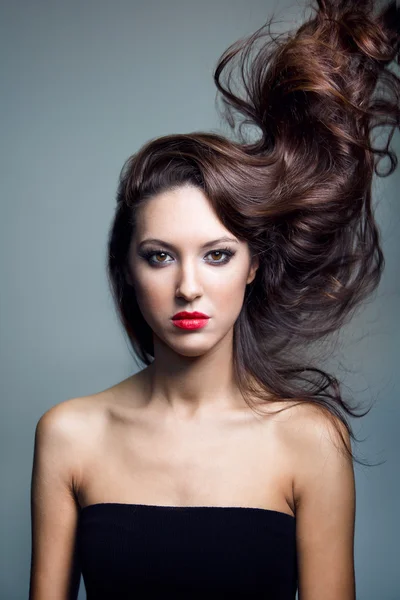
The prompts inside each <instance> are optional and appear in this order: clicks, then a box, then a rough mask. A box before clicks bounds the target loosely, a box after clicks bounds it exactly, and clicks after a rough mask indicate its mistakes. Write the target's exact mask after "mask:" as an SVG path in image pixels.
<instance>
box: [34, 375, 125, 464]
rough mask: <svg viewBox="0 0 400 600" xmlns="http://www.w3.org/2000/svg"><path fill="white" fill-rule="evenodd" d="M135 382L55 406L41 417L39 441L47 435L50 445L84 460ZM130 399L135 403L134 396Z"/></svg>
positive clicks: (38, 428)
mask: <svg viewBox="0 0 400 600" xmlns="http://www.w3.org/2000/svg"><path fill="white" fill-rule="evenodd" d="M132 381H133V378H132V377H129V378H128V379H125V380H123V381H121V382H119V383H117V384H115V385H113V386H111V387H109V388H106V389H104V390H101V391H99V392H96V393H94V394H90V395H87V396H79V397H74V398H69V399H67V400H64V401H62V402H59V403H58V404H55V405H54V406H52V407H51V408H49V409H48V410H47V411H46V412H45V413H44V414H43V415H42V416H41V417H40V419H39V421H38V423H37V426H36V436H37V438H41V437H44V436H45V437H46V439H47V441H48V443H54V444H58V445H59V446H60V447H63V448H64V449H65V451H66V454H67V456H68V457H69V458H72V457H73V456H74V455H77V456H80V457H83V456H84V455H85V453H86V452H88V451H89V450H90V446H91V443H92V442H94V441H97V442H98V439H99V434H100V433H101V431H102V430H103V429H104V427H106V425H107V423H108V422H109V415H110V412H111V411H112V410H118V406H119V405H122V404H123V402H124V398H125V396H126V395H127V394H126V391H127V389H128V388H129V390H131V389H133V386H132ZM130 399H131V401H132V395H131V396H130ZM71 453H72V454H71Z"/></svg>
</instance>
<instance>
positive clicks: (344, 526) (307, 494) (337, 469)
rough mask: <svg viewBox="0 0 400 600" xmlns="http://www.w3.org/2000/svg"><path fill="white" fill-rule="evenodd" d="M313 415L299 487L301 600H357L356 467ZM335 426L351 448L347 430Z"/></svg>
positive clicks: (324, 422)
mask: <svg viewBox="0 0 400 600" xmlns="http://www.w3.org/2000/svg"><path fill="white" fill-rule="evenodd" d="M311 413H312V414H311V418H310V414H309V418H308V420H304V421H303V428H302V429H303V431H302V442H301V444H300V450H299V453H298V457H297V459H296V460H297V462H296V466H297V469H296V473H297V475H296V477H295V483H294V489H295V501H296V537H297V552H298V568H299V600H320V599H321V598H324V600H337V599H338V598H340V600H354V599H355V574H354V522H355V481H354V470H353V463H352V460H351V459H350V458H348V457H346V456H345V453H344V447H343V442H342V441H341V439H340V436H339V434H338V433H337V432H336V431H335V429H334V428H333V425H332V424H331V423H330V422H328V420H327V418H326V417H324V416H322V415H321V413H319V414H317V413H316V412H315V409H313V410H312V411H311ZM335 420H336V421H337V423H338V425H339V427H340V429H341V431H342V434H343V437H344V439H345V441H346V445H347V447H348V448H351V444H350V438H349V435H348V432H347V429H346V428H345V426H344V425H343V423H342V422H341V421H339V419H337V418H335Z"/></svg>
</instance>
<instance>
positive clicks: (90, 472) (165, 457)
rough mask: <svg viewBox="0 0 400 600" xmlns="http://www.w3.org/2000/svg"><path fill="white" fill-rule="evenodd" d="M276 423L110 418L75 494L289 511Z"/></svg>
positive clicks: (88, 500)
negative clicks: (184, 421) (77, 492)
mask: <svg viewBox="0 0 400 600" xmlns="http://www.w3.org/2000/svg"><path fill="white" fill-rule="evenodd" d="M291 490H292V474H291V471H290V460H289V457H288V456H287V453H286V452H285V449H284V447H283V445H282V443H281V442H280V438H279V435H277V431H276V423H272V422H269V423H268V422H259V421H249V422H247V421H243V420H242V421H241V420H239V419H238V420H223V419H220V420H218V419H216V420H213V419H210V420H204V421H201V422H200V421H199V422H193V423H183V422H174V421H172V420H171V421H167V420H160V421H157V420H156V419H153V420H146V419H142V418H136V419H134V420H129V419H123V418H120V419H118V418H117V419H114V420H110V422H109V423H108V424H107V426H106V427H104V428H103V430H102V433H101V435H99V436H97V442H96V443H92V444H91V448H90V451H89V452H88V456H87V459H86V460H85V468H84V472H83V476H82V481H81V485H80V489H79V502H80V504H81V506H86V505H89V504H93V503H96V502H124V503H133V502H134V503H141V504H165V505H174V506H187V505H198V506H200V505H212V506H216V505H220V506H236V505H237V506H259V507H265V508H272V509H275V510H281V511H283V512H288V513H289V514H291V513H292V512H293V510H292V509H293V506H292V505H291V503H292V498H291Z"/></svg>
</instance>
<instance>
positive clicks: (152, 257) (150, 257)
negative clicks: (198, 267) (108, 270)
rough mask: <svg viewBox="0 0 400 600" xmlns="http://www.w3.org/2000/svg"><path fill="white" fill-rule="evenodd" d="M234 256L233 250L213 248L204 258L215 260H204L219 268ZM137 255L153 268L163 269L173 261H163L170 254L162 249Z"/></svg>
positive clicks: (149, 248) (150, 249)
mask: <svg viewBox="0 0 400 600" xmlns="http://www.w3.org/2000/svg"><path fill="white" fill-rule="evenodd" d="M235 254H236V251H235V250H232V249H231V248H229V247H224V248H215V249H213V250H209V251H208V252H207V254H206V255H205V256H210V255H211V256H212V255H214V257H215V255H217V256H216V258H215V259H211V260H206V261H205V262H208V263H209V264H211V265H212V266H220V265H225V264H227V263H228V262H229V261H230V260H231V258H232V257H233V256H234V255H235ZM138 255H139V256H140V257H141V258H143V259H144V260H145V261H146V262H147V263H148V264H149V265H151V266H155V267H163V266H164V265H167V264H170V263H171V262H173V260H172V261H171V260H164V258H166V257H168V256H169V257H171V256H172V255H171V253H170V252H169V251H168V250H166V249H165V248H162V247H148V248H142V249H140V250H138ZM157 256H158V257H162V260H157V258H156V257H157Z"/></svg>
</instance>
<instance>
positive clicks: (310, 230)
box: [107, 0, 400, 464]
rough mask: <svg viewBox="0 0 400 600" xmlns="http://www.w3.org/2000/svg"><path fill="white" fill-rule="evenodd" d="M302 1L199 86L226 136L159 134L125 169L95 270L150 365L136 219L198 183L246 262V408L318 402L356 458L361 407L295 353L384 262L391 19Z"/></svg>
mask: <svg viewBox="0 0 400 600" xmlns="http://www.w3.org/2000/svg"><path fill="white" fill-rule="evenodd" d="M310 7H311V11H312V14H311V16H310V17H309V18H308V19H307V20H305V21H304V22H303V23H302V24H301V26H299V27H298V28H297V29H295V30H292V31H288V32H285V33H281V34H279V35H276V36H274V35H273V34H272V33H271V23H272V22H273V18H272V17H271V18H270V19H269V20H268V21H267V22H266V23H264V24H263V25H262V27H260V28H259V29H258V30H257V31H256V32H255V33H253V34H252V35H250V36H248V37H246V38H242V39H240V40H239V41H237V42H235V43H234V44H232V45H231V46H229V48H228V49H227V50H225V52H224V53H223V54H222V56H221V57H220V58H219V60H218V62H217V66H216V67H215V70H214V73H213V77H214V81H215V84H216V86H217V98H219V99H220V100H221V104H222V110H221V114H222V116H223V117H224V118H225V119H226V122H227V123H228V125H229V128H230V129H229V130H228V131H229V132H230V133H231V135H230V134H229V137H228V135H227V136H224V135H220V134H217V133H214V132H192V133H188V134H172V135H166V136H163V137H159V138H156V139H152V140H150V141H148V142H147V143H146V144H145V145H144V146H143V147H142V148H140V150H139V151H137V152H136V153H135V154H133V155H132V156H130V157H129V158H128V159H127V160H126V162H125V164H124V165H123V167H122V170H121V173H120V177H119V182H118V190H117V203H116V209H115V215H114V218H113V222H112V225H111V227H110V231H109V238H108V257H107V261H108V263H107V274H108V278H109V282H110V286H111V290H112V294H113V298H114V301H115V305H116V308H117V311H118V316H119V318H120V320H121V323H122V325H123V327H124V330H125V332H126V334H127V336H128V338H129V341H130V344H131V347H132V349H133V351H134V352H135V354H136V355H137V356H138V357H139V358H140V360H141V361H142V363H144V364H145V365H149V364H150V363H151V362H152V360H153V358H154V349H153V332H152V330H151V328H150V326H149V325H148V324H147V322H146V321H145V319H144V318H143V315H142V314H141V311H140V309H139V306H138V303H137V300H136V296H135V292H134V288H133V287H132V285H130V284H129V283H128V281H127V277H126V272H127V256H128V250H129V245H130V241H131V238H132V235H133V233H134V231H135V215H136V211H137V209H138V207H139V206H140V205H142V204H143V203H144V202H146V200H147V199H149V198H151V197H153V196H155V195H156V194H159V193H161V192H165V191H167V190H173V189H174V188H175V189H176V188H177V187H180V186H186V185H191V186H196V187H197V188H199V189H200V190H202V192H203V193H204V194H205V196H206V197H207V199H208V200H209V202H210V203H211V206H212V207H213V209H214V210H215V213H216V214H217V216H218V218H219V219H220V221H221V222H222V223H223V225H224V226H225V227H226V228H227V229H228V230H230V231H231V232H232V233H233V234H234V235H236V236H237V238H238V239H240V240H242V241H246V242H247V244H248V246H249V249H250V252H251V255H257V256H258V259H259V268H258V270H257V273H256V277H255V279H254V280H253V281H252V283H251V284H249V285H248V286H247V288H246V291H245V296H244V302H243V306H242V309H241V312H240V315H239V317H238V319H237V321H236V322H235V324H234V331H233V343H234V348H233V361H234V373H235V377H236V381H237V385H238V387H239V389H240V391H241V393H242V394H243V397H244V399H245V401H246V402H247V404H248V406H249V407H251V408H252V409H253V410H258V409H260V410H262V408H263V407H264V408H265V407H266V406H267V404H270V401H271V399H273V401H274V402H275V401H276V402H279V401H283V400H285V401H287V400H288V399H289V400H295V401H296V402H297V401H298V402H299V403H304V402H307V403H309V404H310V403H311V404H313V405H315V406H318V408H319V409H320V410H321V411H324V413H325V414H326V415H327V416H328V417H329V419H330V421H331V422H332V424H333V426H334V427H335V429H336V431H337V432H338V434H339V435H340V438H341V440H342V441H343V448H344V450H345V452H346V453H347V454H348V456H351V457H352V458H353V459H355V456H354V454H353V451H352V449H351V445H349V444H347V443H346V442H345V438H344V436H343V427H345V428H346V429H347V432H348V434H349V435H350V437H351V438H352V439H353V440H355V439H356V438H355V435H354V432H353V430H352V427H351V424H350V422H349V419H348V416H352V417H360V416H364V415H365V414H367V412H369V410H370V408H369V409H368V410H367V411H366V412H363V413H359V412H357V410H356V408H355V407H354V406H353V405H352V404H351V402H350V401H349V400H347V399H345V398H344V396H343V392H342V385H341V383H340V381H339V379H338V378H337V377H336V376H334V375H333V374H331V373H328V372H327V371H325V370H324V369H322V368H321V365H320V364H318V359H317V358H315V357H314V358H311V357H307V353H308V352H309V351H310V350H311V349H314V350H315V348H322V344H324V343H325V342H327V341H329V340H330V339H332V334H334V333H335V332H336V333H337V332H338V331H339V330H340V328H341V326H343V325H344V324H345V323H347V322H348V321H349V319H350V318H351V316H353V314H354V312H355V309H356V308H357V307H358V306H359V305H360V303H361V302H362V301H363V300H364V299H365V298H366V297H367V296H369V295H370V294H372V292H373V291H374V290H375V289H376V288H377V286H378V284H379V281H380V278H381V275H382V271H383V268H384V256H383V253H382V248H381V242H380V231H379V227H378V225H377V222H376V220H375V217H374V210H373V206H372V182H373V178H374V175H376V176H382V177H384V176H387V175H390V174H391V173H392V172H393V171H394V170H395V168H396V167H397V156H396V153H395V152H394V150H393V148H392V147H391V145H390V144H391V140H392V137H393V134H394V132H395V130H396V128H400V78H399V76H398V75H397V74H396V72H395V70H396V68H397V66H398V64H399V46H400V11H399V9H398V8H396V3H395V2H390V3H387V4H386V5H385V6H384V7H383V8H382V7H381V9H380V11H379V12H378V11H377V6H376V5H374V2H372V1H369V0H317V2H316V6H313V5H311V6H310ZM392 63H397V65H396V64H394V67H395V69H392V68H391V67H392ZM235 72H236V74H237V78H236V81H235V78H234V77H233V75H234V73H235ZM233 82H234V83H235V84H236V85H235V87H236V88H237V89H233V87H234V86H233ZM249 125H250V126H251V128H252V134H251V135H250V133H249V132H247V134H246V133H245V132H244V128H245V126H249ZM382 126H385V127H386V128H388V129H386V131H387V132H388V135H387V138H386V140H385V141H386V144H385V145H383V146H382V144H380V146H379V147H377V146H374V141H375V140H373V130H374V129H375V128H376V127H382ZM385 158H386V159H387V162H388V166H387V169H386V171H385V170H382V169H379V163H380V162H381V160H382V159H385ZM189 209H190V207H189ZM267 400H268V402H267ZM355 460H357V459H355ZM358 462H359V461H358ZM364 464H365V463H364Z"/></svg>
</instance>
